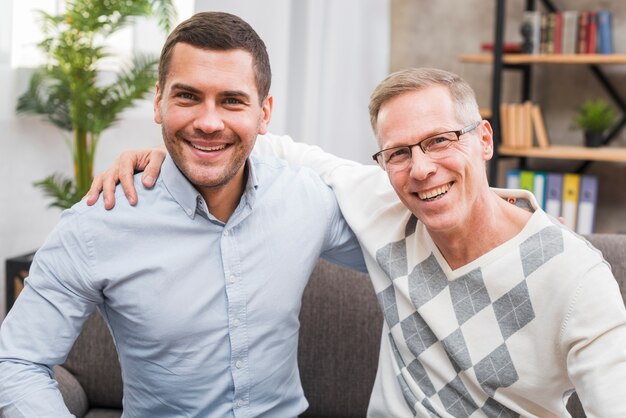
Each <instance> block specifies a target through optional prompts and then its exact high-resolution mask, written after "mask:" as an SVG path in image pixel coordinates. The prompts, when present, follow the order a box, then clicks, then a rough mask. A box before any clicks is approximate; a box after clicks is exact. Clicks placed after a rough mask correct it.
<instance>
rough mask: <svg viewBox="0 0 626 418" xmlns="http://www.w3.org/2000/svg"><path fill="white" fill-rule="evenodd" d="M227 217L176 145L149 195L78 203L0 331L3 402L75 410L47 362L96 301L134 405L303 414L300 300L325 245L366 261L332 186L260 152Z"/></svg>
mask: <svg viewBox="0 0 626 418" xmlns="http://www.w3.org/2000/svg"><path fill="white" fill-rule="evenodd" d="M247 167H248V180H247V185H246V189H245V192H244V194H243V196H242V198H241V200H240V202H239V205H238V207H237V209H236V210H235V212H234V213H233V215H232V216H231V217H230V219H229V220H228V222H227V223H226V224H224V223H222V222H220V221H219V220H217V219H216V218H215V217H213V216H212V215H211V214H210V213H208V211H207V206H206V204H205V202H204V200H203V199H202V197H201V195H200V194H199V193H198V192H197V191H196V189H195V188H194V187H193V186H192V185H191V184H190V183H189V182H188V181H187V180H186V178H185V177H184V176H183V175H182V174H181V173H180V171H179V170H178V169H177V167H176V166H175V165H174V163H173V162H172V160H171V159H170V158H169V157H168V158H167V159H166V161H165V164H164V166H163V171H162V175H161V177H160V178H159V181H158V182H157V184H156V186H155V187H154V188H153V189H151V190H146V189H144V188H143V187H142V186H141V185H140V184H139V179H138V178H136V186H137V190H138V193H139V203H138V204H137V206H136V207H131V206H129V205H128V204H127V203H126V199H124V198H123V194H122V191H121V189H119V188H118V193H117V195H116V198H117V202H118V203H117V205H116V207H115V209H114V210H113V211H111V212H106V211H105V210H103V209H102V206H101V203H99V204H97V205H96V206H95V207H87V206H86V205H85V204H84V203H79V204H78V205H76V206H74V207H73V208H72V209H70V210H68V211H66V212H64V213H63V216H62V219H61V222H60V223H59V225H58V226H57V227H56V229H55V230H54V231H53V233H52V234H51V236H50V237H49V238H48V240H47V242H46V243H45V245H44V246H43V247H42V248H41V249H40V250H39V251H38V253H37V255H36V257H35V260H34V262H33V265H32V268H31V271H30V277H29V278H28V279H27V280H26V286H25V288H24V290H23V292H22V294H21V295H20V297H19V298H18V300H17V302H16V304H15V305H14V307H13V309H12V310H11V312H10V313H9V315H8V316H7V318H6V319H5V321H4V323H3V324H2V328H1V330H0V407H3V406H4V409H3V412H4V413H5V414H7V416H10V417H11V416H18V417H21V416H29V417H30V416H42V415H44V414H47V415H46V416H55V417H61V416H66V415H67V414H68V413H67V410H66V409H65V406H64V405H63V403H62V400H61V398H60V395H59V392H58V390H56V388H55V385H54V382H53V381H52V380H51V379H50V369H49V368H50V367H52V365H55V364H60V363H63V361H64V360H65V358H66V355H67V353H68V351H69V350H70V348H71V347H72V344H73V342H74V340H75V338H76V337H77V335H78V333H79V332H80V329H81V326H82V324H83V322H84V320H85V319H86V318H87V317H88V316H89V314H90V313H91V312H93V310H94V309H95V308H98V309H99V310H100V312H101V313H102V314H103V316H104V318H105V320H106V321H107V323H108V324H109V326H110V329H111V332H112V334H113V337H114V340H115V343H116V346H117V350H118V354H119V358H120V363H121V366H122V373H123V379H124V403H123V406H124V416H126V417H167V418H172V417H233V416H234V417H272V418H274V417H293V416H296V415H298V414H300V413H302V412H303V411H304V410H305V409H306V408H307V402H306V400H305V398H304V395H303V392H302V387H301V385H300V376H299V373H298V368H297V343H298V329H299V321H298V314H299V312H300V300H301V296H302V292H303V290H304V287H305V285H306V283H307V280H308V277H309V275H310V273H311V271H312V270H313V267H314V266H315V264H316V262H317V259H318V256H320V255H321V256H323V257H325V258H327V259H329V260H331V261H335V262H339V263H341V264H344V265H347V266H350V267H353V268H357V269H359V270H365V266H364V262H363V258H362V255H361V251H360V248H359V247H358V243H357V241H356V239H355V237H354V235H353V234H352V231H351V230H350V229H349V227H348V226H347V224H346V223H345V221H344V220H343V217H342V216H341V213H340V211H339V207H338V205H337V202H336V201H335V197H334V195H333V194H332V192H331V191H330V189H328V187H326V186H325V185H324V184H323V183H322V182H321V180H320V179H319V178H318V177H317V176H316V175H315V174H313V173H312V172H310V171H308V170H307V169H297V168H290V167H288V166H287V165H286V164H285V163H284V162H282V161H279V160H275V159H269V158H268V157H263V159H259V158H255V157H251V158H250V159H249V161H248V166H247Z"/></svg>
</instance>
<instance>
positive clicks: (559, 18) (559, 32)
mask: <svg viewBox="0 0 626 418" xmlns="http://www.w3.org/2000/svg"><path fill="white" fill-rule="evenodd" d="M553 37H554V53H555V54H560V53H561V52H562V46H561V45H562V43H563V14H562V13H561V12H556V13H555V15H554V35H553Z"/></svg>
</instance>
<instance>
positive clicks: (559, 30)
mask: <svg viewBox="0 0 626 418" xmlns="http://www.w3.org/2000/svg"><path fill="white" fill-rule="evenodd" d="M612 20H613V16H612V13H611V12H610V11H608V10H600V11H591V10H584V11H578V10H566V11H562V12H552V13H545V12H543V13H542V12H540V11H537V10H529V11H526V12H524V17H523V19H522V34H524V36H525V41H524V44H523V45H524V52H525V53H528V54H612V53H613V52H614V51H613V23H612Z"/></svg>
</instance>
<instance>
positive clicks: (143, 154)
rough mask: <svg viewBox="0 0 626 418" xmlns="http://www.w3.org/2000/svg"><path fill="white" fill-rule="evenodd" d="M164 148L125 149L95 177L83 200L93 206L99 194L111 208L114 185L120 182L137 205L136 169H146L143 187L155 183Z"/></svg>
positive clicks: (163, 157)
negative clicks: (109, 165) (106, 168)
mask: <svg viewBox="0 0 626 418" xmlns="http://www.w3.org/2000/svg"><path fill="white" fill-rule="evenodd" d="M165 155H166V151H165V149H164V148H154V149H142V150H131V151H124V152H123V153H122V154H120V156H119V157H117V158H116V159H115V161H114V162H113V164H112V165H111V167H110V168H109V169H108V170H106V171H103V172H102V173H100V174H98V175H97V176H95V177H94V179H93V182H92V183H91V187H90V188H89V192H87V195H86V196H85V201H86V203H87V204H88V205H89V206H92V205H93V204H95V203H96V202H97V201H98V197H99V194H100V193H102V197H103V200H104V207H105V208H106V209H112V208H113V207H114V206H115V186H116V185H117V183H121V185H122V189H123V190H124V194H125V195H126V198H127V199H128V202H129V203H130V204H131V205H136V204H137V200H138V198H137V190H136V189H135V183H134V174H135V170H137V171H141V170H144V169H145V173H144V175H143V177H142V183H143V185H144V186H146V187H148V188H150V187H152V186H154V183H155V181H156V178H157V177H158V176H159V173H160V172H161V164H163V161H164V160H165Z"/></svg>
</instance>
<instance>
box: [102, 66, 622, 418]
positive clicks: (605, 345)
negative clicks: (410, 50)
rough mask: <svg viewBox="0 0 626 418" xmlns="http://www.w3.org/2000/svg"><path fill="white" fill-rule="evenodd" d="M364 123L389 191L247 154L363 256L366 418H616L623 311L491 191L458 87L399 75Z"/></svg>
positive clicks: (589, 257) (595, 256)
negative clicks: (326, 198)
mask: <svg viewBox="0 0 626 418" xmlns="http://www.w3.org/2000/svg"><path fill="white" fill-rule="evenodd" d="M370 116H371V122H372V127H373V129H374V132H375V133H376V136H377V138H378V140H379V143H380V147H381V151H379V152H377V153H376V154H375V155H374V159H375V160H376V161H377V162H378V164H379V165H380V167H382V168H383V170H384V171H385V172H386V173H387V177H388V180H387V179H384V176H382V177H381V172H380V170H379V171H378V172H376V171H375V169H374V168H373V167H365V166H361V165H359V164H356V163H353V162H350V161H346V160H341V159H338V158H336V157H333V156H332V155H329V154H325V153H324V152H322V151H321V150H320V149H319V148H316V147H310V146H306V145H303V144H296V143H293V142H292V141H291V140H289V139H288V138H284V137H283V138H281V137H272V136H270V135H268V136H266V139H265V140H264V141H261V139H259V141H258V142H257V144H258V145H257V148H259V151H261V148H264V149H265V152H272V153H275V154H276V155H279V156H281V157H284V158H287V159H289V160H290V162H292V163H293V164H297V165H306V166H310V167H313V168H315V169H316V171H318V173H319V174H320V175H321V176H322V178H323V179H324V181H325V182H326V183H327V184H329V185H330V186H331V187H332V188H333V190H334V192H335V194H336V195H337V198H338V200H339V204H340V206H341V209H342V212H343V214H344V216H345V218H346V219H347V220H348V223H349V224H350V226H351V227H352V229H353V230H354V231H355V233H356V234H357V236H358V238H359V241H360V242H361V245H362V246H363V249H364V251H365V256H366V257H365V258H366V263H367V266H368V270H369V273H370V276H371V278H372V282H373V284H374V288H375V290H376V293H377V296H378V300H379V302H380V306H381V308H382V310H383V313H384V317H385V323H384V330H383V336H382V342H381V353H380V360H379V369H378V374H377V379H376V383H375V386H374V390H373V393H372V398H371V402H370V407H369V414H368V415H369V416H371V417H409V416H420V417H430V416H441V417H470V416H471V417H478V416H488V417H503V416H506V417H519V416H524V417H527V416H533V417H557V416H562V417H567V416H569V414H568V413H567V411H566V409H565V404H566V402H567V399H568V398H569V396H570V394H571V393H572V392H573V391H574V390H576V391H577V392H578V395H579V397H580V399H581V402H582V404H583V407H584V408H585V411H586V413H587V415H588V416H593V417H622V416H626V403H625V402H624V401H623V394H624V393H626V311H625V309H624V304H623V301H622V299H621V296H620V294H619V290H618V287H617V283H616V282H615V279H614V277H613V276H612V273H611V271H610V267H609V266H608V264H607V263H606V262H605V261H604V260H603V259H602V256H601V254H599V252H598V251H597V250H595V249H594V248H592V247H591V246H590V245H589V243H588V242H586V241H585V240H584V239H582V238H581V237H579V236H577V235H575V234H573V233H572V232H571V231H569V230H568V229H567V228H565V227H563V226H562V225H560V224H559V223H558V222H556V221H555V220H554V219H552V218H550V217H548V215H546V214H545V212H543V211H542V210H540V209H537V208H536V205H535V208H531V211H527V210H522V209H520V208H519V207H517V205H514V204H511V202H515V201H516V199H515V195H517V197H527V198H529V199H530V200H531V201H533V199H532V197H531V196H529V195H528V194H520V193H519V192H516V191H506V192H505V193H508V196H507V199H506V200H505V199H502V197H503V192H502V191H497V190H494V189H490V188H489V185H488V182H487V176H486V172H485V164H486V161H488V160H489V159H490V158H491V157H492V155H493V138H492V131H491V127H490V125H489V123H488V122H486V121H481V120H480V115H479V112H478V106H477V104H476V100H475V97H474V93H473V91H472V89H471V88H470V86H469V85H468V84H467V83H466V82H465V81H464V80H462V79H461V78H459V77H458V76H456V75H454V74H451V73H448V72H445V71H441V70H435V69H409V70H405V71H401V72H398V73H395V74H392V75H390V76H389V77H388V78H387V79H385V80H384V81H383V82H382V83H381V84H380V85H379V86H378V87H377V88H376V89H375V91H374V93H373V94H372V99H371V102H370ZM158 154H159V153H158V152H156V153H154V154H153V155H152V157H151V158H152V159H154V160H155V161H156V163H157V164H156V165H158V162H159V161H160V158H161V157H159V156H158ZM136 158H137V157H136V156H133V155H126V156H125V158H124V160H125V161H124V162H122V163H121V164H118V165H117V166H116V167H114V168H113V169H112V170H111V172H109V173H108V177H107V180H106V181H107V182H114V180H115V177H116V173H117V171H118V169H119V167H124V168H123V170H124V171H130V172H131V173H132V169H130V170H129V168H128V167H129V166H130V165H132V164H133V161H134V159H136ZM149 168H150V170H154V169H155V165H154V163H152V162H151V163H150V167H149ZM151 173H152V175H153V176H154V175H156V172H155V171H151ZM129 174H130V173H128V172H127V173H125V176H126V177H128V175H129ZM122 177H124V176H122ZM99 182H100V183H102V179H101V178H100V179H99ZM127 184H128V183H127ZM389 184H391V186H392V188H393V190H392V189H391V188H390V187H389ZM98 187H99V185H96V189H97V188H98ZM394 192H395V193H394ZM109 193H110V191H109ZM398 198H399V200H398ZM520 201H521V200H518V203H519V202H520ZM533 203H534V202H533Z"/></svg>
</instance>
